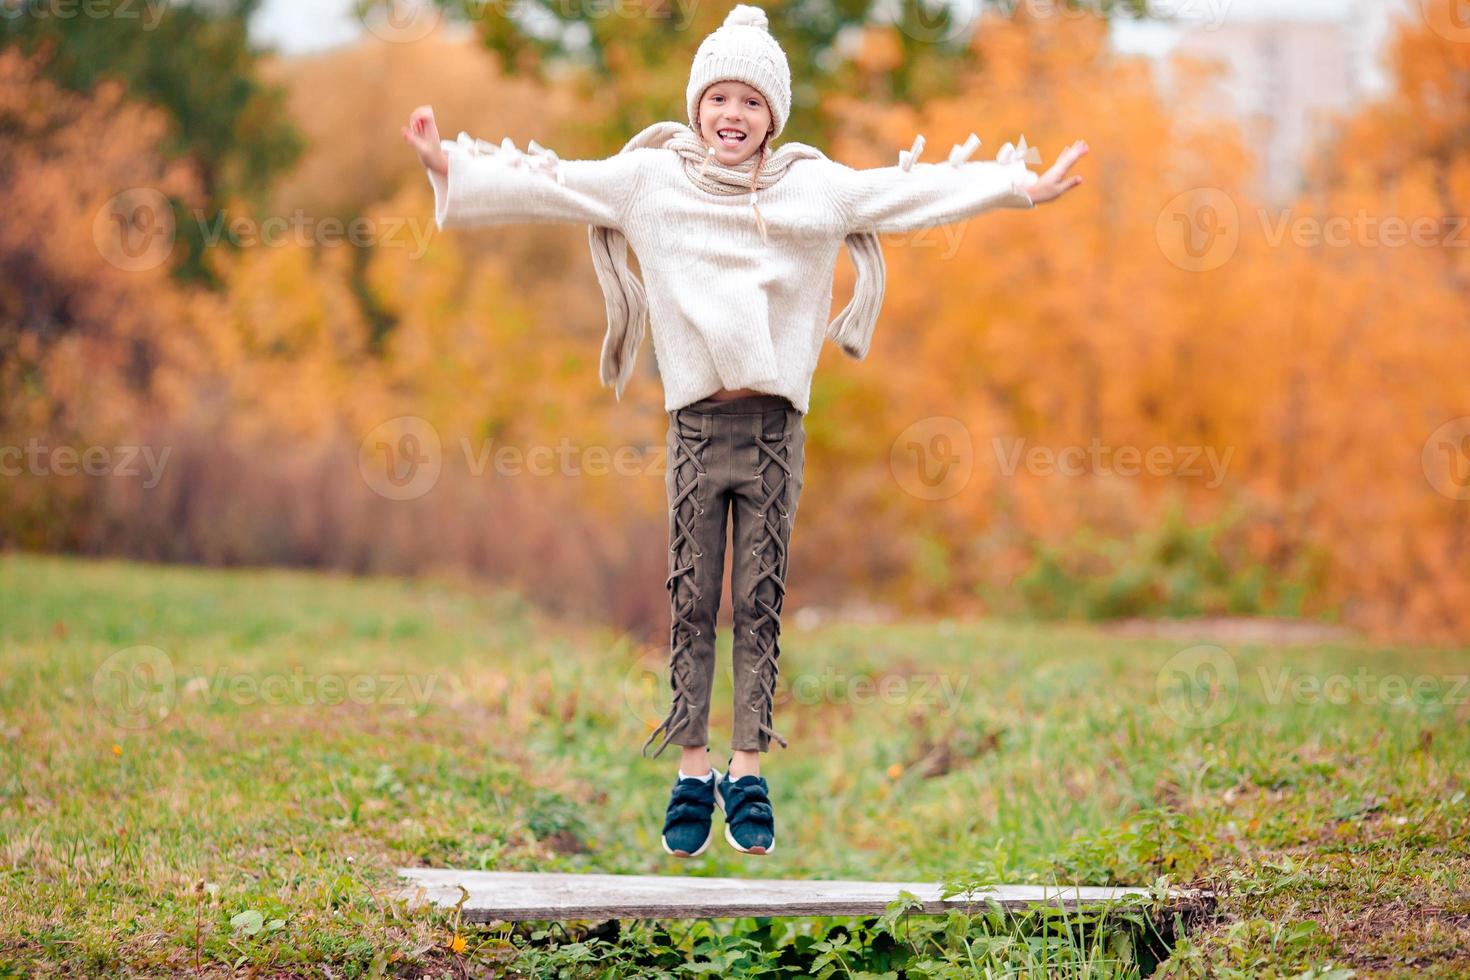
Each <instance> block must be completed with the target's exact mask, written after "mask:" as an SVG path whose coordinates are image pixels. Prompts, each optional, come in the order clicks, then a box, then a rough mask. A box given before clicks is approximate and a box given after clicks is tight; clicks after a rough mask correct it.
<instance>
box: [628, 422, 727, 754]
mask: <svg viewBox="0 0 1470 980" xmlns="http://www.w3.org/2000/svg"><path fill="white" fill-rule="evenodd" d="M670 431H671V432H672V435H673V447H672V453H671V455H670V458H669V464H668V465H669V466H670V467H671V468H672V469H673V477H674V495H673V498H672V500H671V501H670V506H669V513H670V520H671V522H672V523H671V524H670V539H671V540H670V541H669V553H670V554H671V555H672V556H673V557H672V558H670V560H669V565H670V572H669V577H668V580H667V581H666V582H665V583H664V586H665V588H666V589H667V590H668V592H669V596H670V599H671V603H670V605H671V607H672V609H673V625H672V626H671V627H670V636H669V649H670V653H669V686H670V688H671V689H672V691H673V703H672V705H671V706H670V707H669V713H668V715H667V716H666V717H665V718H664V719H663V721H661V722H659V723H658V725H657V726H656V727H655V728H654V729H653V731H652V732H650V733H649V735H648V739H647V741H645V742H644V743H643V748H642V750H640V751H641V754H642V755H644V756H645V757H649V756H648V745H649V743H650V742H652V741H653V740H654V738H655V737H656V736H657V735H658V733H659V732H660V731H662V732H663V733H664V738H663V741H662V742H660V743H659V746H658V748H657V749H655V750H654V753H653V755H652V756H651V758H655V759H656V758H658V757H659V756H660V755H662V754H663V751H664V748H665V747H666V746H667V745H668V744H669V739H671V738H672V737H673V735H674V733H675V732H677V731H679V730H680V729H681V728H682V727H683V726H684V724H685V723H686V722H687V721H688V720H689V711H690V703H689V702H690V698H689V688H690V685H691V677H690V675H691V673H692V672H693V670H694V665H693V664H692V663H691V662H690V649H691V647H692V646H693V642H694V637H695V636H696V635H698V634H697V632H696V630H695V628H694V625H693V623H692V622H690V619H689V613H690V611H691V610H693V609H694V604H695V603H696V602H698V601H699V600H700V599H701V598H703V597H702V596H701V595H700V593H699V592H698V591H696V590H695V588H694V569H695V567H696V560H697V559H699V558H702V557H704V554H703V552H700V551H698V550H697V545H698V539H697V538H696V537H695V534H694V523H695V517H697V516H699V515H702V514H703V513H704V508H703V506H702V505H701V504H700V502H699V497H698V496H697V495H696V494H695V490H696V489H698V487H699V481H700V480H702V479H704V475H705V466H704V461H703V459H702V458H701V455H700V454H701V453H703V452H704V450H705V447H707V446H708V445H709V443H710V438H709V437H708V436H705V435H703V434H702V430H701V432H699V433H695V434H693V435H685V433H684V421H683V419H682V417H681V416H678V415H676V416H675V420H674V425H673V426H672V427H671V429H670Z"/></svg>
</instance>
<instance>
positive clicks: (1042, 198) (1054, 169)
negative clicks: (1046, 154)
mask: <svg viewBox="0 0 1470 980" xmlns="http://www.w3.org/2000/svg"><path fill="white" fill-rule="evenodd" d="M1086 152H1087V141H1086V140H1078V141H1077V142H1075V143H1073V144H1072V145H1071V146H1069V147H1067V148H1066V149H1065V150H1063V151H1062V155H1061V156H1059V157H1057V162H1056V163H1054V164H1052V165H1051V169H1050V170H1048V171H1047V172H1046V173H1044V174H1042V175H1041V177H1040V178H1038V179H1037V181H1036V183H1034V184H1032V185H1031V186H1030V187H1026V188H1022V189H1023V190H1025V192H1026V195H1027V196H1028V197H1030V198H1031V200H1032V201H1033V202H1035V203H1036V204H1044V203H1045V202H1047V201H1052V200H1055V199H1057V198H1059V197H1061V196H1062V195H1063V194H1065V193H1067V191H1069V190H1071V189H1072V188H1074V187H1076V186H1077V185H1078V184H1080V183H1082V175H1081V174H1078V175H1076V176H1073V177H1068V176H1067V171H1068V170H1070V169H1071V168H1072V164H1074V163H1076V162H1077V160H1078V158H1079V157H1081V156H1082V154H1084V153H1086Z"/></svg>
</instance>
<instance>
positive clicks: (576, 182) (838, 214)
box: [426, 133, 1038, 414]
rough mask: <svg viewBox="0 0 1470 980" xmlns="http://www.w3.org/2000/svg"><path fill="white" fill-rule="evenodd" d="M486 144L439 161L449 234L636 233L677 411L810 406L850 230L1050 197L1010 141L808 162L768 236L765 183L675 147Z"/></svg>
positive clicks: (904, 227) (462, 145)
mask: <svg viewBox="0 0 1470 980" xmlns="http://www.w3.org/2000/svg"><path fill="white" fill-rule="evenodd" d="M478 142H479V141H476V140H473V139H471V138H470V137H469V135H468V134H466V133H460V135H459V139H458V140H457V141H451V140H447V139H446V140H441V145H442V146H443V148H444V151H445V154H446V155H447V156H448V158H449V173H448V175H447V176H446V175H441V174H439V173H437V172H436V171H434V170H426V173H427V174H428V177H429V183H430V184H431V185H432V187H433V189H434V221H435V224H436V225H437V226H438V227H439V228H440V229H441V230H442V229H445V228H467V227H475V226H483V225H507V224H515V223H544V222H569V223H573V224H589V225H605V226H609V227H614V228H617V229H618V230H619V231H621V232H622V233H623V235H624V236H625V237H626V238H627V240H628V245H629V246H630V247H631V248H632V250H633V252H634V254H635V255H636V256H637V259H638V266H639V269H640V271H641V272H642V277H643V281H644V286H645V288H646V290H647V295H648V310H649V324H650V328H651V332H652V336H653V350H654V357H655V359H656V363H657V366H658V372H659V377H660V378H661V379H662V381H663V387H664V409H665V411H674V410H675V409H678V408H683V407H684V406H685V405H689V404H691V403H692V402H696V401H699V400H700V399H702V398H705V397H707V396H709V395H711V394H713V393H715V392H716V391H719V390H720V389H721V388H729V389H734V388H751V389H754V390H756V391H761V392H769V393H771V394H777V395H783V396H785V397H786V398H788V399H790V401H791V402H792V404H793V405H795V406H796V408H797V409H798V410H799V411H801V412H802V414H806V412H807V410H808V407H809V396H810V393H811V381H812V375H813V374H814V373H815V371H816V367H817V357H818V355H819V354H820V352H821V347H822V341H823V340H824V339H825V337H826V328H827V317H828V313H829V311H830V309H831V306H832V283H833V278H834V274H835V271H836V265H837V253H838V252H839V250H840V249H841V248H842V246H843V241H844V239H845V238H846V237H847V235H848V234H849V233H851V232H853V231H857V230H868V231H874V232H906V231H915V230H918V229H921V228H929V227H935V226H938V225H945V224H949V223H951V222H955V221H961V220H964V219H965V218H969V217H971V216H973V215H977V214H980V213H981V212H984V211H988V210H991V209H994V208H1021V209H1030V208H1034V207H1035V204H1034V203H1033V202H1032V200H1031V198H1030V197H1029V196H1028V195H1027V194H1026V193H1025V192H1024V191H1023V190H1022V188H1023V187H1026V186H1029V185H1031V184H1033V183H1035V182H1036V180H1037V179H1038V178H1037V175H1036V174H1035V173H1033V172H1031V171H1030V170H1027V169H1026V166H1025V161H1024V160H1023V159H1021V158H1019V157H1018V156H1016V155H1015V154H1012V153H1010V152H1008V151H1010V150H1011V147H1010V145H1009V144H1007V146H1006V150H1005V151H1003V153H1002V157H1003V158H1004V159H1005V160H1006V161H1007V162H999V161H979V162H974V163H971V162H954V158H953V156H952V159H951V160H950V161H946V162H943V163H916V162H913V160H912V159H904V158H905V157H908V156H909V154H900V158H901V160H902V161H903V162H902V164H901V165H900V166H892V167H872V168H867V169H854V168H852V167H848V166H846V165H844V164H841V163H838V162H836V161H834V160H830V159H805V160H798V161H796V162H794V163H793V164H792V165H791V167H790V169H789V170H787V172H786V174H785V176H783V177H782V178H781V179H780V180H779V181H777V182H776V183H775V184H774V185H772V186H771V187H768V188H765V189H763V190H762V191H761V192H760V213H761V215H762V217H763V218H764V221H765V224H766V234H767V238H768V241H762V239H761V235H760V232H759V230H758V228H757V226H756V224H755V222H754V220H753V218H752V213H751V207H750V200H749V195H715V194H711V193H709V192H707V191H704V190H701V189H700V188H699V187H697V186H696V185H695V184H694V183H693V182H692V181H691V180H690V178H689V176H688V175H687V174H686V172H685V169H684V166H683V164H682V161H681V160H680V159H679V158H678V155H677V154H676V153H674V152H673V151H671V150H669V149H666V148H652V147H640V148H637V149H632V150H625V151H624V152H622V153H619V154H617V155H615V156H612V157H608V158H607V159H603V160H561V159H557V158H556V155H555V154H554V153H552V152H550V151H547V150H545V149H544V148H541V147H538V146H537V145H536V144H535V142H534V141H532V142H531V143H528V144H527V145H528V146H529V147H530V149H531V150H532V153H531V154H521V153H519V151H517V150H515V148H514V146H513V144H510V142H509V140H506V141H504V143H505V149H506V150H507V151H508V152H500V153H477V152H475V145H476V144H477V143H478ZM975 142H976V141H975V140H974V137H973V135H972V137H971V143H972V144H974V143H975ZM915 146H916V148H917V147H921V146H922V138H920V140H919V141H918V142H916V144H915ZM1022 147H1023V149H1024V138H1023V140H1022ZM971 148H973V147H971ZM916 152H917V150H916V151H915V153H916ZM957 152H958V148H957ZM696 325H697V326H696Z"/></svg>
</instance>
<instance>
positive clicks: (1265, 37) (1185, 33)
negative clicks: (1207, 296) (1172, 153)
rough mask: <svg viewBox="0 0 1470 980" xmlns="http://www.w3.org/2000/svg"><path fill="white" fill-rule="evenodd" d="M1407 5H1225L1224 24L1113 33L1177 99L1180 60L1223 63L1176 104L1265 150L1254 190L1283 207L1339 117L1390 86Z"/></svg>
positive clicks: (1126, 27) (1380, 1) (1370, 0)
mask: <svg viewBox="0 0 1470 980" xmlns="http://www.w3.org/2000/svg"><path fill="white" fill-rule="evenodd" d="M1293 8H1299V12H1300V14H1302V15H1304V16H1300V17H1299V16H1296V15H1295V14H1294V13H1292V11H1293ZM1400 9H1401V10H1403V11H1404V12H1407V11H1408V10H1409V8H1408V7H1407V6H1405V7H1403V8H1395V7H1394V6H1393V5H1392V4H1391V3H1390V2H1388V0H1353V2H1350V3H1338V4H1331V3H1320V4H1316V5H1312V4H1306V3H1304V4H1291V3H1280V4H1277V5H1274V6H1273V7H1272V8H1271V10H1273V11H1275V13H1271V14H1267V13H1263V14H1262V15H1260V16H1255V15H1253V11H1252V10H1251V5H1249V4H1242V5H1240V7H1239V8H1237V7H1235V6H1232V7H1230V8H1227V11H1226V14H1225V16H1224V17H1223V18H1222V19H1220V20H1219V21H1218V22H1208V21H1204V20H1179V21H1176V22H1174V23H1168V24H1162V23H1153V24H1136V25H1135V24H1127V23H1122V22H1119V23H1117V24H1116V25H1115V28H1114V31H1113V39H1114V43H1115V45H1116V46H1117V47H1118V48H1119V49H1120V50H1124V51H1132V52H1137V53H1143V54H1147V55H1149V56H1150V57H1151V58H1152V59H1153V60H1154V63H1155V66H1156V72H1155V77H1156V79H1157V81H1158V84H1159V87H1160V91H1161V92H1163V93H1165V94H1166V95H1167V96H1168V97H1170V98H1173V99H1176V100H1178V99H1181V98H1182V97H1181V96H1179V94H1178V89H1177V87H1176V86H1175V84H1174V79H1175V76H1176V73H1177V67H1178V66H1177V65H1175V64H1174V63H1173V59H1174V58H1176V57H1181V58H1190V59H1196V60H1201V61H1210V62H1215V63H1217V64H1219V65H1220V66H1221V68H1222V69H1223V70H1222V72H1221V74H1220V76H1219V77H1218V78H1217V79H1216V81H1215V83H1214V84H1213V85H1212V86H1211V87H1210V88H1209V89H1208V90H1206V91H1205V92H1203V93H1201V94H1200V95H1199V96H1198V98H1197V99H1196V100H1194V102H1193V103H1191V104H1189V105H1184V104H1180V105H1178V106H1177V108H1179V109H1180V110H1182V111H1185V112H1190V113H1201V114H1204V115H1218V116H1219V117H1221V118H1224V119H1230V120H1233V121H1234V122H1236V123H1238V124H1239V125H1240V127H1241V130H1242V132H1243V133H1244V135H1245V137H1246V139H1247V140H1248V142H1249V143H1250V145H1252V146H1254V147H1255V148H1256V150H1257V159H1258V160H1259V167H1258V170H1257V173H1256V186H1255V187H1254V188H1253V191H1254V193H1256V194H1257V195H1258V196H1259V197H1260V198H1261V199H1262V200H1263V201H1266V202H1269V203H1273V204H1282V203H1285V202H1286V201H1288V200H1289V199H1290V198H1291V197H1293V196H1294V195H1295V194H1296V193H1297V192H1299V191H1300V190H1301V184H1302V175H1303V169H1304V168H1303V162H1304V161H1305V159H1306V158H1307V155H1308V154H1309V153H1311V152H1312V150H1313V149H1314V148H1315V147H1317V146H1320V145H1321V141H1322V138H1323V137H1324V136H1325V135H1326V134H1327V133H1328V132H1329V131H1330V130H1331V127H1332V125H1333V119H1334V117H1336V116H1340V115H1345V114H1348V113H1351V112H1353V111H1354V110H1355V109H1356V108H1357V107H1358V106H1359V105H1360V104H1361V103H1362V102H1364V101H1365V100H1368V99H1371V98H1374V97H1376V96H1377V95H1379V94H1381V93H1382V92H1383V91H1384V90H1385V89H1386V87H1387V85H1388V75H1387V71H1386V68H1385V65H1384V64H1383V54H1384V50H1385V44H1384V42H1385V41H1386V40H1387V38H1388V35H1389V31H1390V29H1391V28H1392V26H1393V24H1394V22H1395V19H1396V18H1395V14H1396V12H1398V10H1400ZM1307 14H1311V15H1312V16H1305V15H1307Z"/></svg>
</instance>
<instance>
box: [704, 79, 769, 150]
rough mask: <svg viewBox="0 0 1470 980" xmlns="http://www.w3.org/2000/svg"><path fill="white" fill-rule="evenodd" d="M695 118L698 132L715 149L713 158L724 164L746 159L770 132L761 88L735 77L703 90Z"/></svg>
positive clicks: (767, 111)
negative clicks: (696, 117) (697, 122)
mask: <svg viewBox="0 0 1470 980" xmlns="http://www.w3.org/2000/svg"><path fill="white" fill-rule="evenodd" d="M698 118H699V134H700V135H701V136H703V137H704V141H705V142H706V143H708V144H709V145H710V146H713V147H714V148H715V159H716V160H717V161H719V162H720V163H722V164H724V165H725V166H727V167H733V166H735V165H736V164H739V163H743V162H744V161H745V160H747V159H749V158H750V156H751V154H753V153H755V151H756V150H758V149H760V146H761V142H762V141H763V140H765V138H766V136H767V135H768V134H769V133H770V131H771V110H770V108H769V107H768V106H767V105H766V99H765V96H763V95H761V93H760V89H757V88H753V87H751V86H749V85H747V84H745V83H744V82H737V81H735V80H734V79H730V80H727V81H723V82H715V83H714V84H713V85H711V86H710V87H709V88H707V89H705V90H704V94H703V95H702V96H700V98H699V117H698ZM722 133H723V134H724V135H721V134H722ZM727 136H728V137H730V138H728V139H727V138H726V137H727Z"/></svg>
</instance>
